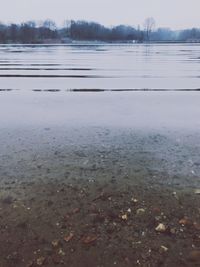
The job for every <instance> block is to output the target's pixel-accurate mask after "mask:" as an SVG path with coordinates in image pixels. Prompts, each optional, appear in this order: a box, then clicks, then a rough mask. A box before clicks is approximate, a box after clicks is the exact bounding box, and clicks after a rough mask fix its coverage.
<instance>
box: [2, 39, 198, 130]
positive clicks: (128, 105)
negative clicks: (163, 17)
mask: <svg viewBox="0 0 200 267" xmlns="http://www.w3.org/2000/svg"><path fill="white" fill-rule="evenodd" d="M199 73H200V45H197V44H194V45H192V44H191V45H189V44H182V45H180V44H178V45H177V44H171V45H164V44H163V45H135V44H132V45H73V46H59V45H57V46H44V45H43V46H40V45H36V46H20V45H17V46H9V45H7V46H0V90H1V91H0V127H1V128H2V127H4V126H5V127H13V126H16V127H20V126H22V125H23V126H30V125H31V126H34V127H35V126H36V127H37V126H38V125H40V126H42V127H45V126H47V127H48V126H49V125H50V126H51V125H55V126H56V127H60V126H63V127H65V126H70V127H71V126H84V127H85V126H86V127H88V126H95V127H113V126H114V127H129V128H132V129H145V131H147V129H153V130H156V131H158V130H159V131H160V130H161V129H162V130H164V131H167V130H168V129H169V130H171V129H173V130H175V129H178V130H180V129H184V130H191V129H192V130H193V131H197V132H199V130H200V121H199V118H200V106H199V103H200V92H199V91H198V90H196V89H198V88H200V74H199ZM98 89H102V90H105V91H103V92H96V91H95V90H98ZM143 89H149V91H148V90H146V91H144V90H143ZM167 89H168V90H171V91H168V90H167ZM184 89H186V90H185V91H181V90H184ZM70 90H71V91H70ZM73 90H77V91H76V92H73ZM81 90H82V91H83V92H81ZM85 90H86V91H87V90H94V91H93V92H92V93H88V92H85ZM111 90H114V91H111ZM128 90H129V91H128ZM131 90H133V91H131ZM134 90H136V91H134ZM137 90H138V91H137ZM151 90H154V91H151ZM162 90H163V91H162ZM173 90H175V91H173ZM187 90H188V91H187ZM195 90H196V91H195ZM181 133H183V131H182V130H181Z"/></svg>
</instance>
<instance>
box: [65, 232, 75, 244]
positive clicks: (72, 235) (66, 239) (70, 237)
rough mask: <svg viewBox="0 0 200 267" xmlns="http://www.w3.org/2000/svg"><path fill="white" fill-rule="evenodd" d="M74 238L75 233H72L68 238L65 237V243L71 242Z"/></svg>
mask: <svg viewBox="0 0 200 267" xmlns="http://www.w3.org/2000/svg"><path fill="white" fill-rule="evenodd" d="M73 237H74V234H73V233H70V234H69V235H68V236H65V237H64V240H65V242H69V241H70V240H71V239H72V238H73Z"/></svg>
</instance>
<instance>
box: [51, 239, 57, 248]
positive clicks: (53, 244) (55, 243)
mask: <svg viewBox="0 0 200 267" xmlns="http://www.w3.org/2000/svg"><path fill="white" fill-rule="evenodd" d="M51 244H52V246H53V247H58V245H59V240H58V239H56V240H53V241H52V242H51Z"/></svg>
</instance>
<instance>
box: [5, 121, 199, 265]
mask: <svg viewBox="0 0 200 267" xmlns="http://www.w3.org/2000/svg"><path fill="white" fill-rule="evenodd" d="M22 121H23V119H21V120H19V123H20V122H22ZM46 126H47V125H46ZM199 138H200V136H199V135H198V132H196V133H195V132H194V131H192V132H188V131H185V132H181V131H180V130H179V131H178V130H177V131H173V132H172V131H170V130H168V131H158V129H155V130H148V131H147V130H141V129H135V130H134V129H132V128H122V127H121V128H120V127H112V128H111V127H110V128H109V127H102V126H101V127H100V126H99V127H91V126H90V127H72V126H70V127H67V125H65V127H58V126H53V125H51V126H47V127H45V128H44V127H41V126H39V125H38V126H37V127H36V126H35V127H33V126H32V127H30V125H29V126H28V127H25V126H23V127H22V126H21V127H13V126H12V127H10V128H9V127H5V128H2V129H1V132H0V140H1V152H0V153H1V155H0V166H1V168H0V177H1V194H0V216H1V228H0V234H1V243H0V253H1V257H0V266H3V267H16V266H19V267H24V266H26V267H28V266H29V267H30V266H50V267H53V266H72V267H79V266H80V267H83V266H85V267H86V266H99V267H100V266H105V267H106V266H109V267H110V266H120V267H121V266H176V267H177V266H180V267H182V266H199V262H200V195H199V194H197V193H198V192H196V193H195V190H197V189H198V188H200V179H199V177H200V176H199V172H200V163H199V152H200V151H199V150H200V147H199V146H198V143H199Z"/></svg>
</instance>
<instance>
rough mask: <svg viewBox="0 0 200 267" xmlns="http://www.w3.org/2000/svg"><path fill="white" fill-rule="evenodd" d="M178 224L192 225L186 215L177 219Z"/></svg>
mask: <svg viewBox="0 0 200 267" xmlns="http://www.w3.org/2000/svg"><path fill="white" fill-rule="evenodd" d="M179 224H181V225H182V226H189V225H192V222H191V220H190V219H189V218H188V217H184V218H183V219H181V220H180V221H179Z"/></svg>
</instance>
